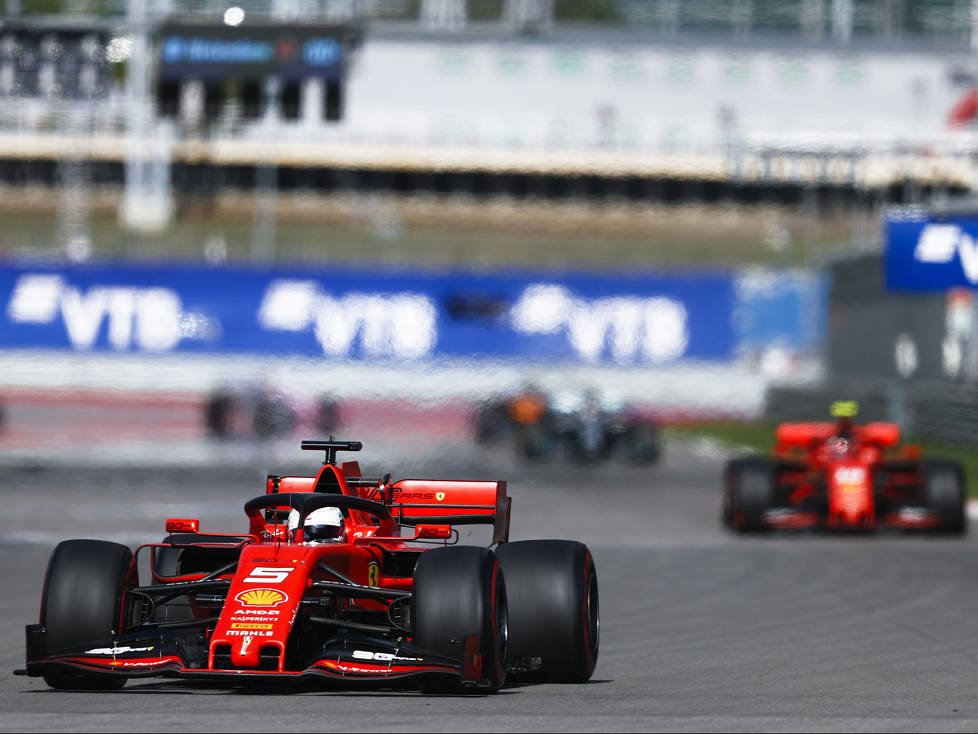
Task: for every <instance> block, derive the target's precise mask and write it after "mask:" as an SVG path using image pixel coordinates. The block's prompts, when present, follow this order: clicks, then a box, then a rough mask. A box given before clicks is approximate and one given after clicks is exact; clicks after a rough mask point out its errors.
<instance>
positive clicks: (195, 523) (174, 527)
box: [166, 517, 200, 533]
mask: <svg viewBox="0 0 978 734" xmlns="http://www.w3.org/2000/svg"><path fill="white" fill-rule="evenodd" d="M199 531H200V520H190V519H188V518H184V517H168V518H167V519H166V532H168V533H196V532H199Z"/></svg>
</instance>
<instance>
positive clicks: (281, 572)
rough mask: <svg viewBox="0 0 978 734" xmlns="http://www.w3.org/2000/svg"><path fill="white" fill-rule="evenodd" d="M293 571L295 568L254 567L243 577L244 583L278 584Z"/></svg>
mask: <svg viewBox="0 0 978 734" xmlns="http://www.w3.org/2000/svg"><path fill="white" fill-rule="evenodd" d="M293 571H295V566H289V567H288V568H269V567H268V566H255V567H254V568H253V569H251V573H249V574H248V575H247V576H246V577H245V579H244V580H245V583H248V582H249V581H252V582H255V581H258V582H261V583H266V584H280V583H282V582H283V581H285V579H287V578H288V577H289V574H290V573H292V572H293Z"/></svg>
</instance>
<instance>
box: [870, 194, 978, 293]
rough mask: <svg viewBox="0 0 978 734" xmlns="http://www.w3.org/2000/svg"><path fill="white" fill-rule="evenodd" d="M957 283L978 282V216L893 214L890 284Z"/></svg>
mask: <svg viewBox="0 0 978 734" xmlns="http://www.w3.org/2000/svg"><path fill="white" fill-rule="evenodd" d="M955 286H965V287H969V288H974V287H976V286H978V216H973V217H953V218H944V217H942V218H940V219H934V218H932V217H931V216H929V215H927V214H923V213H914V214H892V215H889V216H888V217H887V220H886V287H887V288H891V289H894V290H916V291H935V290H944V289H947V288H952V287H955Z"/></svg>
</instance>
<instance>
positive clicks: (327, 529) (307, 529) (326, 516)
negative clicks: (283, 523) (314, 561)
mask: <svg viewBox="0 0 978 734" xmlns="http://www.w3.org/2000/svg"><path fill="white" fill-rule="evenodd" d="M298 529H299V511H298V510H292V512H290V513H289V536H290V537H292V538H294V537H295V535H296V531H297V530H298ZM343 531H344V521H343V512H342V511H341V510H340V508H339V507H320V508H319V509H318V510H313V511H312V512H310V513H309V514H308V515H306V522H305V523H304V524H303V526H302V537H303V538H304V539H305V541H306V542H307V543H309V542H312V543H327V542H331V543H339V542H341V541H342V540H343Z"/></svg>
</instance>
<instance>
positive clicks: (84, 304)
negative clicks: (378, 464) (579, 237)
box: [0, 265, 737, 365]
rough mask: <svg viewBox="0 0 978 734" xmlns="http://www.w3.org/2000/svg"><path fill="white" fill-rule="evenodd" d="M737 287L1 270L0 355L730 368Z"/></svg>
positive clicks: (141, 269) (541, 276) (517, 278)
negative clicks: (40, 352) (717, 364)
mask: <svg viewBox="0 0 978 734" xmlns="http://www.w3.org/2000/svg"><path fill="white" fill-rule="evenodd" d="M735 298H736V288H735V275H734V274H733V273H729V272H704V273H690V274H671V273H669V274H667V273H646V274H628V275H621V274H617V275H590V274H564V275H553V274H550V273H542V272H541V273H534V272H529V271H513V272H504V273H492V274H478V273H466V272H458V271H423V270H406V269H405V270H398V271H379V272H378V271H376V270H368V269H366V268H364V269H358V268H350V267H345V268H331V269H322V270H318V271H310V270H308V269H298V268H295V269H289V268H280V269H274V270H257V269H249V268H231V267H226V268H210V267H204V266H148V265H147V266H135V265H111V266H110V265H91V266H36V267H30V266H12V267H5V268H0V304H2V306H3V312H2V317H0V348H54V349H69V350H73V351H79V352H148V353H242V354H245V353H253V354H282V355H308V356H318V357H321V358H325V359H342V360H376V359H393V360H425V359H487V360H502V361H524V362H525V361H529V362H556V363H581V364H621V365H626V364H632V365H642V364H666V363H674V362H678V361H682V360H697V361H726V360H731V359H733V358H734V356H735V352H736V347H737V344H736V342H737V329H736V327H735V325H734V316H733V314H734V311H735V304H734V301H735Z"/></svg>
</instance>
